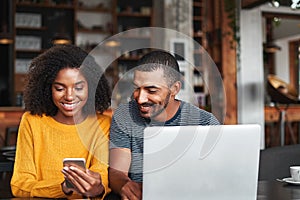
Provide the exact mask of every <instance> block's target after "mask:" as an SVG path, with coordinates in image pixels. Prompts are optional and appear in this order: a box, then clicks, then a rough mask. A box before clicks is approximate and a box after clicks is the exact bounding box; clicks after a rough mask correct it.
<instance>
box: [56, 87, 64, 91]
mask: <svg viewBox="0 0 300 200" xmlns="http://www.w3.org/2000/svg"><path fill="white" fill-rule="evenodd" d="M55 90H56V91H58V92H61V91H63V90H64V88H55Z"/></svg>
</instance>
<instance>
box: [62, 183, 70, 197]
mask: <svg viewBox="0 0 300 200" xmlns="http://www.w3.org/2000/svg"><path fill="white" fill-rule="evenodd" d="M61 189H62V191H63V193H65V195H67V196H68V195H71V194H73V191H72V190H71V189H69V188H67V186H66V181H64V182H62V183H61Z"/></svg>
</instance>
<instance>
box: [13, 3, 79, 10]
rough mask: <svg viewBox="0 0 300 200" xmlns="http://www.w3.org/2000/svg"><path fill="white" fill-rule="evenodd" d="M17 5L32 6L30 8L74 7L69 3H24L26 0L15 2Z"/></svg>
mask: <svg viewBox="0 0 300 200" xmlns="http://www.w3.org/2000/svg"><path fill="white" fill-rule="evenodd" d="M16 6H17V7H32V8H54V9H74V5H69V4H59V5H55V4H46V3H30V2H28V3H26V2H22V3H21V2H18V3H16Z"/></svg>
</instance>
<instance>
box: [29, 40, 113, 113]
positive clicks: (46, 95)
mask: <svg viewBox="0 0 300 200" xmlns="http://www.w3.org/2000/svg"><path fill="white" fill-rule="evenodd" d="M64 68H78V69H80V71H81V73H82V74H83V76H84V77H85V79H86V81H87V83H88V101H87V103H86V105H85V106H84V107H83V111H84V112H85V113H87V114H92V113H95V111H98V112H100V113H103V112H104V111H105V110H106V109H108V108H109V106H110V103H111V102H110V100H111V89H110V87H109V84H108V81H107V79H106V78H105V75H104V70H103V69H102V68H101V67H100V66H99V65H98V64H97V63H96V62H95V60H94V58H93V57H92V56H90V55H88V53H87V52H85V51H84V50H82V49H81V48H79V47H77V46H75V45H57V46H53V47H52V48H50V49H48V50H47V51H46V52H44V53H42V54H40V55H39V56H37V57H36V58H34V59H33V60H32V62H31V64H30V66H29V71H28V74H27V77H26V85H25V89H24V104H25V110H26V111H29V112H30V113H31V114H37V115H42V114H46V115H48V116H54V115H56V113H57V111H58V108H57V107H56V106H55V104H54V103H53V100H52V90H51V87H52V84H53V82H54V80H55V78H56V76H57V74H58V72H59V71H60V70H62V69H64Z"/></svg>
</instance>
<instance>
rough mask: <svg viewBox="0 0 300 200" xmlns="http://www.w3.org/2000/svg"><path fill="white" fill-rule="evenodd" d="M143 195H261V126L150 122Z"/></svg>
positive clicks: (240, 196) (146, 130)
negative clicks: (259, 173) (259, 190)
mask: <svg viewBox="0 0 300 200" xmlns="http://www.w3.org/2000/svg"><path fill="white" fill-rule="evenodd" d="M144 136H145V137H144V169H143V200H148V199H151V200H152V199H155V200H158V199H164V200H166V199H172V200H176V199H180V200H182V199H209V200H213V199H218V200H219V199H222V200H224V199H230V200H234V199H238V200H240V199H251V200H254V199H256V194H257V179H258V166H259V150H260V126H259V125H219V126H168V127H147V128H146V129H145V131H144Z"/></svg>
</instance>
